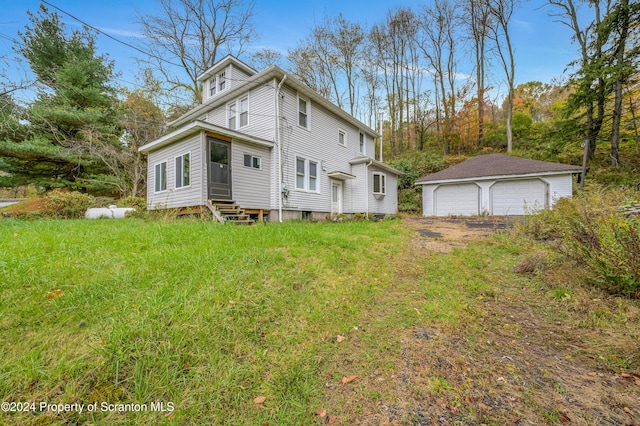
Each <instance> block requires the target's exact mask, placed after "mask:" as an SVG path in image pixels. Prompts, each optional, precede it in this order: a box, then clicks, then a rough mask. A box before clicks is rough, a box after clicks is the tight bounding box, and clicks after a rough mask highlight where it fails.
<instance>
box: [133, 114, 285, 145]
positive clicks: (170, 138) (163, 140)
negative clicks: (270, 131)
mask: <svg viewBox="0 0 640 426" xmlns="http://www.w3.org/2000/svg"><path fill="white" fill-rule="evenodd" d="M201 130H204V131H209V132H214V133H219V134H221V135H224V136H229V137H231V138H233V139H238V140H242V141H245V142H249V143H252V144H254V145H260V146H266V147H268V148H273V142H272V141H269V140H266V139H262V138H257V137H255V136H251V135H247V134H246V133H242V132H238V131H235V130H230V129H227V128H226V127H220V126H216V125H215V124H211V123H207V122H205V121H200V120H195V121H192V122H191V123H189V124H187V125H185V126H182V127H180V128H179V129H177V130H174V131H173V132H170V133H167V134H166V135H164V136H162V137H160V138H158V139H156V140H154V141H152V142H149V143H148V144H146V145H143V146H141V147H140V148H138V151H140V152H150V151H155V150H157V149H160V148H162V147H163V146H167V145H169V144H171V143H173V142H175V141H178V140H180V139H182V138H185V137H187V136H189V135H192V134H194V133H197V132H199V131H201Z"/></svg>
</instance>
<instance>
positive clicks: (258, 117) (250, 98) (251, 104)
mask: <svg viewBox="0 0 640 426" xmlns="http://www.w3.org/2000/svg"><path fill="white" fill-rule="evenodd" d="M243 99H246V114H244V116H243V110H242V108H244V106H243V105H242V100H243ZM274 102H275V99H274V92H273V88H271V87H270V86H268V85H261V86H259V87H257V88H254V89H253V90H251V92H250V93H247V92H241V93H240V96H239V97H238V98H236V99H234V100H233V101H231V102H229V103H226V104H222V105H220V106H218V107H216V108H215V109H213V110H211V111H209V112H208V113H207V114H206V119H205V120H206V121H207V122H209V123H211V124H215V125H217V126H220V127H225V128H231V127H230V126H229V117H230V115H229V106H230V104H232V103H235V104H236V107H235V108H234V111H235V127H234V129H237V130H241V131H242V133H246V134H249V135H252V136H256V137H258V138H263V139H267V140H273V134H274V132H275V126H274V124H275V117H274V116H275V114H274V112H273V111H274V109H273V106H274ZM255 111H257V112H259V113H258V114H254V113H253V112H255ZM245 120H246V125H245V123H244V121H245Z"/></svg>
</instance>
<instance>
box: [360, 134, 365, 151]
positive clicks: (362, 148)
mask: <svg viewBox="0 0 640 426" xmlns="http://www.w3.org/2000/svg"><path fill="white" fill-rule="evenodd" d="M364 153H365V152H364V133H362V132H360V154H364Z"/></svg>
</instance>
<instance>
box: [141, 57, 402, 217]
mask: <svg viewBox="0 0 640 426" xmlns="http://www.w3.org/2000/svg"><path fill="white" fill-rule="evenodd" d="M198 79H199V80H200V82H201V83H202V88H203V99H202V104H200V105H199V106H197V107H196V108H194V109H192V110H191V111H189V112H187V113H186V114H184V115H183V116H181V117H180V118H178V119H177V120H175V121H173V122H172V123H170V124H169V126H170V129H171V130H170V132H169V133H167V134H165V135H164V136H162V137H160V138H158V139H156V140H154V141H152V142H150V143H148V144H146V145H144V146H142V147H141V148H140V151H143V152H146V153H148V162H149V167H148V179H147V182H148V183H147V185H148V188H147V200H148V206H149V208H150V209H159V208H182V207H190V208H193V209H195V210H197V209H204V208H205V207H206V206H208V205H209V206H211V200H213V201H220V200H227V201H230V200H233V201H234V202H235V204H236V205H238V206H240V207H241V208H242V209H244V210H245V211H247V212H251V213H256V212H258V213H259V215H260V216H262V217H264V216H266V215H268V219H269V220H270V221H282V220H286V219H301V218H318V219H324V218H325V217H327V215H331V214H334V215H335V214H346V215H349V214H354V213H365V214H369V215H373V214H375V215H384V214H395V213H396V212H397V208H398V197H397V177H398V175H399V174H400V172H399V171H398V170H396V169H394V168H392V167H390V166H387V165H386V164H384V163H382V162H380V161H377V160H376V159H375V143H374V140H375V138H377V137H379V135H378V134H377V133H376V132H375V131H374V130H372V129H371V128H369V127H368V126H366V125H365V124H363V123H362V122H360V121H359V120H357V119H356V118H354V117H353V116H351V115H349V114H348V113H346V112H345V111H343V110H342V109H340V108H338V107H337V106H336V105H334V104H333V103H331V102H330V101H328V100H326V99H325V98H323V97H322V96H320V95H318V94H317V93H316V92H315V91H313V90H312V89H310V88H309V87H308V86H306V85H305V84H303V83H302V82H301V81H299V80H298V79H296V78H295V77H293V76H292V75H290V74H288V73H287V72H285V71H284V70H283V69H281V68H280V67H278V66H275V65H274V66H271V67H269V68H267V69H266V70H264V71H262V72H257V71H255V70H254V69H252V68H251V67H249V66H248V65H246V64H244V63H243V62H241V61H239V60H238V59H236V58H234V57H232V56H227V57H225V58H224V59H222V60H221V61H219V62H218V63H217V64H215V65H214V66H213V67H212V68H211V69H209V70H208V71H207V72H205V73H204V74H202V75H201V76H200V77H199V78H198ZM214 214H215V212H214Z"/></svg>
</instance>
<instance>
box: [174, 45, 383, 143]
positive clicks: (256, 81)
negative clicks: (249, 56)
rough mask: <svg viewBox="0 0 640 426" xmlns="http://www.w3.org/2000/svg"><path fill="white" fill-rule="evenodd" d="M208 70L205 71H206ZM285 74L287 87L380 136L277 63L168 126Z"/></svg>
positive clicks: (193, 117)
mask: <svg viewBox="0 0 640 426" xmlns="http://www.w3.org/2000/svg"><path fill="white" fill-rule="evenodd" d="M230 58H232V59H233V60H234V64H235V63H236V62H240V61H239V60H237V59H235V58H233V57H230ZM225 59H226V58H225ZM232 59H226V60H229V61H231V60H232ZM240 63H241V62H240ZM218 69H220V67H219V65H218V64H216V65H214V66H213V67H212V68H210V70H209V71H214V70H215V71H217V70H218ZM209 71H207V73H208V72H209ZM205 74H206V73H205ZM203 76H204V74H203ZM285 76H286V80H285V82H284V84H285V85H287V86H289V87H292V88H293V89H295V90H297V91H298V92H300V93H302V94H303V95H304V96H306V97H308V98H309V99H310V100H311V102H312V103H316V104H318V105H321V106H323V107H324V108H325V109H327V110H329V111H331V112H332V113H334V114H336V115H337V116H339V117H340V118H342V119H344V120H345V121H347V122H349V123H351V124H353V125H354V126H355V127H357V128H359V129H361V130H362V131H364V132H366V133H368V134H370V135H373V136H374V137H379V136H380V135H379V134H378V133H377V132H376V131H375V130H373V129H371V128H370V127H369V126H367V125H366V124H364V123H363V122H361V121H360V120H358V119H357V118H355V117H354V116H352V115H351V114H349V113H348V112H346V111H344V110H343V109H342V108H340V107H338V106H337V105H335V104H334V103H333V102H331V101H329V100H328V99H326V98H324V97H323V96H321V95H320V94H318V93H317V92H316V91H315V90H313V89H311V88H310V87H309V86H307V85H306V84H304V83H303V82H301V81H300V80H298V79H297V78H295V77H294V76H292V75H291V74H288V73H287V72H286V71H285V70H283V69H282V68H280V67H279V66H277V65H272V66H270V67H269V68H267V69H265V70H264V71H261V72H259V73H257V74H254V75H252V76H250V77H248V78H247V79H246V81H245V84H241V85H238V86H235V87H232V88H230V89H228V90H225V91H223V92H221V93H219V94H218V95H217V96H215V97H213V98H210V99H208V100H207V101H205V102H204V103H202V104H200V105H198V106H197V107H195V108H193V109H192V110H191V111H188V112H186V113H185V114H183V115H182V116H181V117H179V118H178V119H176V120H174V121H172V122H171V123H169V126H170V127H178V126H181V125H184V124H185V123H188V122H189V121H192V120H194V119H199V118H200V117H202V116H203V115H204V114H206V113H207V112H209V111H211V110H213V109H215V108H217V107H218V106H220V105H224V104H226V103H227V102H229V101H230V100H232V99H235V98H236V97H238V96H239V95H240V94H241V93H243V92H246V91H247V90H251V89H253V88H254V87H257V86H259V85H261V84H265V83H267V82H269V81H271V80H273V79H279V80H280V81H282V79H283V78H284V77H285ZM201 77H202V76H201Z"/></svg>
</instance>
